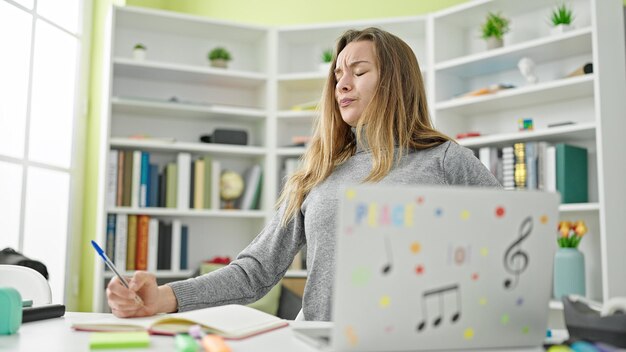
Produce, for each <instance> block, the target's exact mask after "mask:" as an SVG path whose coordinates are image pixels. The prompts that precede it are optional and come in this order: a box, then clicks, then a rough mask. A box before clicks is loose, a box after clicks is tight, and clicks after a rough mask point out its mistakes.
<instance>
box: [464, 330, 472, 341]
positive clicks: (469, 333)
mask: <svg viewBox="0 0 626 352" xmlns="http://www.w3.org/2000/svg"><path fill="white" fill-rule="evenodd" d="M463 338H464V339H466V340H471V339H473V338H474V329H472V328H467V329H465V331H464V332H463Z"/></svg>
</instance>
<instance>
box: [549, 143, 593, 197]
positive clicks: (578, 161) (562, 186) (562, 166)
mask: <svg viewBox="0 0 626 352" xmlns="http://www.w3.org/2000/svg"><path fill="white" fill-rule="evenodd" d="M555 148H556V188H557V190H558V191H559V193H561V203H563V204H566V203H586V202H587V201H588V192H587V149H585V148H581V147H577V146H573V145H569V144H563V143H559V144H557V145H556V146H555Z"/></svg>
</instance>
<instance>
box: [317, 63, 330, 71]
mask: <svg viewBox="0 0 626 352" xmlns="http://www.w3.org/2000/svg"><path fill="white" fill-rule="evenodd" d="M319 70H320V72H324V73H328V71H330V62H322V63H320V64H319Z"/></svg>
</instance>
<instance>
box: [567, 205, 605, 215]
mask: <svg viewBox="0 0 626 352" xmlns="http://www.w3.org/2000/svg"><path fill="white" fill-rule="evenodd" d="M599 210H600V204H599V203H573V204H561V205H560V206H559V211H560V212H561V214H563V213H584V212H597V211H599Z"/></svg>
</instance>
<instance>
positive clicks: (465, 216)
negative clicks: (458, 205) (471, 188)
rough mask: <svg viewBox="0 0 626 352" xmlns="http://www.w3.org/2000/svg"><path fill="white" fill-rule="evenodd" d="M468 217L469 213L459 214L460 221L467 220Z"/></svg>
mask: <svg viewBox="0 0 626 352" xmlns="http://www.w3.org/2000/svg"><path fill="white" fill-rule="evenodd" d="M469 217H470V212H469V211H468V210H463V211H462V212H461V220H467V219H469Z"/></svg>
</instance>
